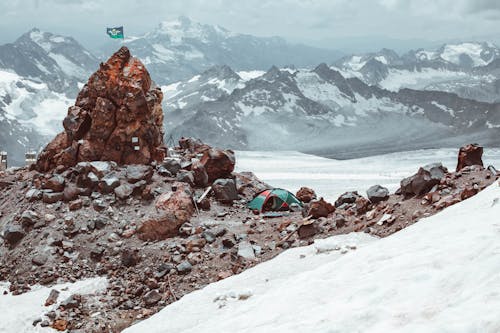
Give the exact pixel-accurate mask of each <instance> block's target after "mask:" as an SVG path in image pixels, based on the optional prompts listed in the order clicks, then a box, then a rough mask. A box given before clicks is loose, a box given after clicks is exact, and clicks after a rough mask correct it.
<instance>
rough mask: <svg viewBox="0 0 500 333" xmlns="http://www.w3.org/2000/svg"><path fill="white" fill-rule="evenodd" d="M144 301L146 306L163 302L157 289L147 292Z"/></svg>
mask: <svg viewBox="0 0 500 333" xmlns="http://www.w3.org/2000/svg"><path fill="white" fill-rule="evenodd" d="M143 299H144V304H146V306H152V305H155V304H156V303H158V302H159V301H161V295H160V293H159V292H158V290H156V289H155V290H151V291H149V292H147V293H146V295H144V297H143Z"/></svg>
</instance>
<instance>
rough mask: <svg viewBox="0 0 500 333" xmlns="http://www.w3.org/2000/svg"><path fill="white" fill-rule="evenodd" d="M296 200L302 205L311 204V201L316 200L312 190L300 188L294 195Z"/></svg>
mask: <svg viewBox="0 0 500 333" xmlns="http://www.w3.org/2000/svg"><path fill="white" fill-rule="evenodd" d="M295 196H296V197H297V199H299V200H300V201H302V202H304V203H308V202H311V201H312V200H314V199H316V193H315V192H314V190H313V189H311V188H309V187H301V188H300V189H299V190H298V191H297V194H295Z"/></svg>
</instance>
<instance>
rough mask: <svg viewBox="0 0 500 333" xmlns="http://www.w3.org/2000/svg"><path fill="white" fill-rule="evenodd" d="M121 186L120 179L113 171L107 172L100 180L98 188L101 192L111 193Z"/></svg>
mask: <svg viewBox="0 0 500 333" xmlns="http://www.w3.org/2000/svg"><path fill="white" fill-rule="evenodd" d="M118 186H120V179H118V177H117V176H115V175H114V174H113V173H110V174H107V175H106V176H104V177H102V178H101V180H100V181H99V184H98V188H99V190H100V192H101V193H111V192H113V191H114V190H115V188H117V187H118Z"/></svg>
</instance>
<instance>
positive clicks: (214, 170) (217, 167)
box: [200, 148, 235, 182]
mask: <svg viewBox="0 0 500 333" xmlns="http://www.w3.org/2000/svg"><path fill="white" fill-rule="evenodd" d="M200 162H201V164H202V165H203V167H204V168H205V171H206V173H207V175H208V181H209V182H213V181H214V180H216V179H219V178H228V177H229V176H231V173H232V172H233V170H234V165H235V158H234V152H233V151H232V150H220V149H215V148H213V149H210V150H208V151H206V152H205V153H204V154H203V157H202V158H201V161H200Z"/></svg>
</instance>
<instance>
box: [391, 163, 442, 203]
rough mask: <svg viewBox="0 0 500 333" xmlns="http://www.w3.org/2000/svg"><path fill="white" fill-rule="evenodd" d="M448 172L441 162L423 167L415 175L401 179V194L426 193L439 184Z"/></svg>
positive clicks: (408, 195) (418, 194)
mask: <svg viewBox="0 0 500 333" xmlns="http://www.w3.org/2000/svg"><path fill="white" fill-rule="evenodd" d="M447 172H448V170H446V168H445V167H443V165H442V164H441V163H433V164H428V165H426V166H424V167H421V168H420V169H419V170H418V172H417V173H416V174H415V175H413V176H411V177H408V178H405V179H403V180H402V181H401V194H403V195H404V196H405V197H406V198H408V197H412V196H415V195H417V196H420V195H422V194H425V193H427V192H429V191H430V190H431V189H432V188H433V187H434V186H435V185H437V184H439V183H440V182H441V180H442V179H443V178H444V176H445V174H446V173H447Z"/></svg>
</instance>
